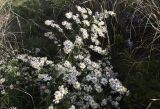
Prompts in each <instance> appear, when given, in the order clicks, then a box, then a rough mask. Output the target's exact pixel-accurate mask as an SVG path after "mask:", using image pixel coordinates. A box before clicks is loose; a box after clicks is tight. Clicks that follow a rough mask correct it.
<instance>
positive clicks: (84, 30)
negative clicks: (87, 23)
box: [80, 28, 89, 39]
mask: <svg viewBox="0 0 160 109" xmlns="http://www.w3.org/2000/svg"><path fill="white" fill-rule="evenodd" d="M80 31H81V33H82V36H83V38H84V39H88V37H89V34H88V32H87V30H86V29H84V28H80Z"/></svg>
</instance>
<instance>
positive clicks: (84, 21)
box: [82, 20, 90, 26]
mask: <svg viewBox="0 0 160 109" xmlns="http://www.w3.org/2000/svg"><path fill="white" fill-rule="evenodd" d="M82 22H83V23H84V25H86V26H90V23H89V21H88V20H83V21H82Z"/></svg>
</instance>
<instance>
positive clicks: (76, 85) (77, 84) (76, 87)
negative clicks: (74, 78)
mask: <svg viewBox="0 0 160 109" xmlns="http://www.w3.org/2000/svg"><path fill="white" fill-rule="evenodd" d="M73 87H74V88H75V89H80V88H81V84H80V83H79V82H76V83H74V84H73Z"/></svg>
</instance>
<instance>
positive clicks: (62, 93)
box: [53, 85, 68, 104]
mask: <svg viewBox="0 0 160 109" xmlns="http://www.w3.org/2000/svg"><path fill="white" fill-rule="evenodd" d="M67 93H68V89H67V88H64V86H63V85H62V86H59V91H56V92H55V93H54V96H55V99H54V100H53V102H55V103H56V104H58V103H59V102H60V100H61V99H63V97H64V96H65V95H66V94H67Z"/></svg>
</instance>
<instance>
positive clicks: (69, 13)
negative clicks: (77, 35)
mask: <svg viewBox="0 0 160 109" xmlns="http://www.w3.org/2000/svg"><path fill="white" fill-rule="evenodd" d="M65 16H66V17H67V18H68V19H71V18H72V16H73V13H72V12H68V13H66V14H65Z"/></svg>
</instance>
